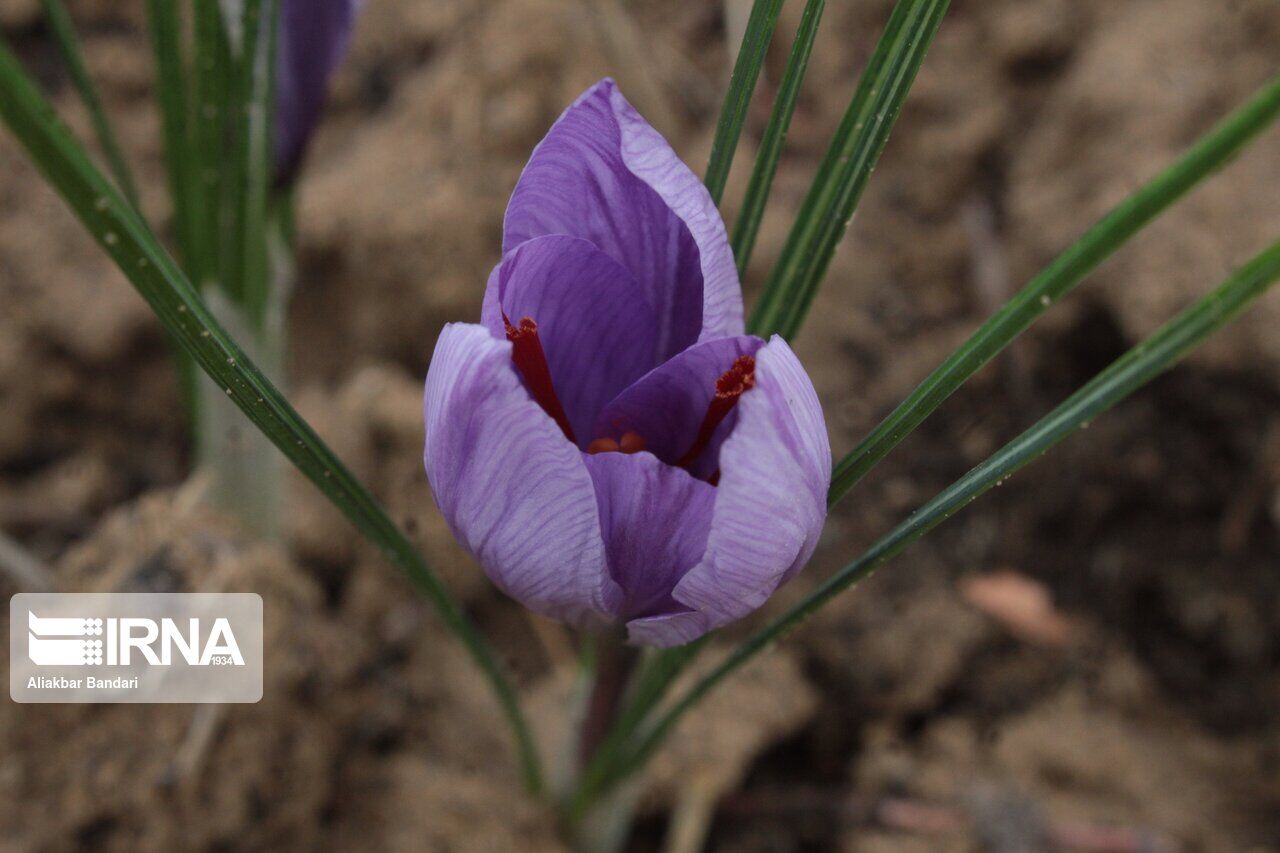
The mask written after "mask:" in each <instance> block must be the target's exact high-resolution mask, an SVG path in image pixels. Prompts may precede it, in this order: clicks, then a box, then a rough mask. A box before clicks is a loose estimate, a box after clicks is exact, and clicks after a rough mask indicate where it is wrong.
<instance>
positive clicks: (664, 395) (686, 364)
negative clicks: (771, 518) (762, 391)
mask: <svg viewBox="0 0 1280 853" xmlns="http://www.w3.org/2000/svg"><path fill="white" fill-rule="evenodd" d="M762 346H764V341H762V340H760V339H759V338H756V337H752V336H750V335H742V336H739V337H733V338H720V339H718V340H714V341H706V342H704V343H701V344H695V345H694V346H692V347H689V348H688V349H687V350H685V351H684V352H682V353H680V354H679V355H677V356H675V357H674V358H671V359H669V360H667V361H666V362H665V363H663V364H661V365H659V366H658V367H656V368H654V369H653V370H651V371H649V372H648V373H647V374H645V375H644V376H642V377H641V378H639V379H638V380H636V381H635V382H634V383H632V384H631V385H630V386H628V387H627V388H626V389H625V390H624V391H622V392H621V393H620V394H618V396H616V397H615V398H613V400H611V401H610V402H609V403H608V405H606V406H605V407H604V409H603V411H601V413H600V416H599V417H598V418H597V419H596V421H595V424H594V432H593V436H594V437H597V438H598V437H602V436H603V437H608V438H613V439H619V438H621V437H622V436H624V435H626V434H627V433H636V434H638V435H640V436H642V437H643V438H644V441H645V448H646V449H647V450H648V451H649V452H651V453H652V454H653V455H654V456H656V457H657V458H658V459H661V460H662V461H663V462H665V463H666V464H668V465H671V466H680V465H681V463H682V462H683V461H685V460H684V457H685V455H686V454H687V453H688V451H689V450H690V448H691V446H692V445H693V444H694V442H695V441H696V439H697V436H698V432H699V428H700V426H701V425H702V423H703V420H704V418H705V417H706V414H707V411H708V408H709V407H710V404H711V401H712V399H713V398H714V397H715V393H716V381H717V379H719V378H720V377H721V376H723V375H724V374H725V372H726V371H728V370H729V369H730V368H731V367H733V365H734V362H735V361H736V360H737V359H738V358H740V357H742V356H754V355H755V354H756V352H757V351H758V350H759V349H760V347H762ZM746 393H751V392H750V391H747V392H746ZM736 421H737V412H736V409H735V410H731V411H730V412H729V414H728V416H726V417H725V418H724V420H723V421H721V423H720V424H719V426H718V427H717V428H716V430H715V432H714V433H713V434H712V436H711V439H710V441H709V442H708V443H707V446H706V448H705V449H704V450H702V452H701V453H699V454H698V455H697V458H696V459H694V460H693V461H692V464H690V465H689V466H688V470H689V472H690V473H691V474H693V476H694V477H696V478H698V479H701V480H707V479H709V478H711V477H712V476H713V475H714V474H715V472H716V471H717V470H718V467H719V464H720V446H721V445H722V444H723V443H724V440H725V439H726V438H727V437H728V436H729V434H730V433H731V432H732V431H733V426H734V423H736Z"/></svg>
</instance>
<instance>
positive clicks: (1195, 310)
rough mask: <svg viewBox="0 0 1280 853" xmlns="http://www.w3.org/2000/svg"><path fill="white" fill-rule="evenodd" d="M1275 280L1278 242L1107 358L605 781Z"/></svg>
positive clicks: (741, 657) (784, 619) (748, 647)
mask: <svg viewBox="0 0 1280 853" xmlns="http://www.w3.org/2000/svg"><path fill="white" fill-rule="evenodd" d="M1277 279H1280V242H1278V243H1275V244H1273V245H1272V246H1271V247H1270V248H1268V249H1267V250H1266V251H1265V252H1263V253H1262V254H1260V255H1258V256H1257V257H1255V258H1254V259H1253V260H1251V261H1249V262H1248V263H1247V264H1245V265H1244V266H1243V267H1241V268H1240V269H1239V270H1237V271H1236V272H1235V273H1234V274H1233V275H1232V276H1231V277H1230V278H1228V279H1227V280H1226V281H1225V282H1224V283H1223V284H1222V285H1221V286H1219V287H1218V288H1217V289H1216V290H1214V291H1213V292H1212V293H1210V294H1209V295H1208V296H1205V297H1204V298H1202V299H1200V300H1199V301H1198V302H1196V303H1195V304H1194V305H1192V306H1191V307H1190V308H1188V309H1186V310H1185V311H1183V312H1182V313H1181V314H1179V315H1178V316H1177V317H1175V318H1174V319H1173V320H1172V321H1170V322H1169V323H1167V324H1165V325H1164V326H1163V327H1161V329H1160V330H1159V331H1157V332H1156V333H1155V334H1153V335H1151V336H1150V337H1149V338H1147V339H1146V340H1144V341H1142V342H1141V343H1139V344H1138V345H1137V346H1136V347H1134V348H1133V349H1131V350H1129V351H1128V352H1127V353H1125V354H1124V355H1123V356H1121V357H1120V358H1119V359H1117V360H1116V361H1114V362H1113V363H1112V364H1111V365H1110V366H1109V367H1107V368H1106V369H1105V370H1103V371H1102V372H1101V373H1099V374H1098V375H1097V376H1095V377H1094V378H1093V379H1092V380H1091V381H1090V382H1089V383H1088V384H1086V385H1085V386H1084V387H1083V388H1081V389H1080V390H1079V391H1077V392H1076V393H1074V394H1072V395H1071V396H1070V397H1069V398H1068V399H1067V400H1066V402H1064V403H1063V404H1062V405H1060V406H1058V407H1057V408H1056V409H1054V410H1053V411H1052V412H1050V413H1049V414H1048V415H1047V416H1046V417H1044V418H1042V419H1041V420H1040V421H1038V422H1037V423H1036V424H1035V425H1034V426H1032V427H1031V428H1030V429H1028V430H1027V431H1026V432H1024V433H1022V434H1021V435H1019V436H1018V437H1017V438H1015V439H1014V440H1013V441H1011V442H1009V443H1008V444H1006V445H1005V446H1004V447H1002V448H1001V449H1000V450H998V451H997V452H996V453H995V454H993V455H992V456H991V457H990V458H988V459H987V460H986V461H985V462H983V463H982V464H980V465H978V466H977V467H976V468H974V469H973V470H971V471H970V472H969V473H967V474H965V475H964V476H963V477H961V478H960V479H959V480H957V481H956V482H955V483H953V484H951V485H950V486H948V487H947V488H946V489H944V490H943V491H942V492H940V493H939V494H938V495H937V496H935V497H934V498H933V499H932V500H930V501H929V502H928V503H926V504H925V505H924V506H922V507H920V508H919V509H918V510H916V511H915V512H913V513H912V514H911V515H910V516H909V517H908V518H907V519H906V520H905V521H903V522H902V523H901V524H899V525H898V526H897V527H895V528H894V529H893V530H892V531H891V532H890V533H889V534H888V535H887V536H885V537H884V538H882V539H880V540H879V541H877V542H876V543H875V544H874V545H872V546H871V548H870V549H868V550H867V551H866V553H864V554H863V555H862V556H861V557H859V558H858V559H856V560H854V561H853V562H852V563H849V564H848V565H846V566H845V567H844V568H843V569H841V570H840V571H838V572H836V573H835V574H834V575H832V576H831V577H830V578H828V579H827V580H826V581H824V582H823V583H822V584H821V585H820V586H819V587H818V588H817V589H816V590H814V591H813V592H812V593H810V594H809V595H808V596H806V597H805V599H804V600H803V601H801V602H800V603H798V604H796V605H795V606H793V607H791V608H790V609H789V610H787V611H786V612H785V613H783V614H782V615H781V616H778V617H777V618H776V619H774V620H773V621H771V622H770V623H769V624H768V625H766V626H765V627H764V628H763V629H761V630H760V631H758V632H757V633H756V634H754V635H752V636H751V637H750V638H749V639H747V640H746V641H745V642H744V643H743V644H742V645H740V646H738V647H737V648H736V649H735V650H734V651H733V652H732V653H731V654H730V655H729V656H728V657H727V658H725V660H724V661H722V662H721V663H720V664H719V665H718V666H716V667H715V668H714V669H713V670H712V671H711V672H709V673H708V674H707V675H705V676H704V677H703V678H701V679H700V680H699V681H698V682H697V683H696V684H694V685H692V686H691V687H690V688H689V689H688V690H686V691H685V692H684V693H683V694H682V695H681V696H680V698H679V699H678V700H677V701H676V702H674V703H673V704H672V706H671V707H670V708H669V709H668V710H666V711H665V712H664V713H663V714H662V715H661V716H660V717H659V718H657V719H656V720H655V721H654V722H653V724H652V725H650V726H648V727H647V728H646V730H645V733H644V735H643V737H642V738H641V740H640V741H639V743H638V745H637V746H636V747H635V748H634V749H633V750H632V751H631V752H630V754H629V755H628V756H627V758H626V759H625V760H623V761H622V762H621V763H620V764H619V765H617V766H615V767H614V768H613V769H612V773H611V774H610V775H609V777H608V780H607V784H611V783H612V782H614V781H616V780H617V779H619V778H620V777H621V776H623V775H626V774H627V773H630V772H633V771H634V770H636V769H638V768H639V767H640V766H641V765H642V764H643V763H644V761H645V760H646V759H647V758H648V757H649V756H650V755H651V754H652V753H653V751H654V750H655V749H656V748H657V746H658V745H659V744H660V743H661V742H662V740H663V738H664V737H666V735H667V734H668V733H669V732H670V731H671V729H672V727H673V726H674V725H675V723H676V722H677V721H678V720H679V719H680V718H681V717H682V716H683V715H684V714H685V713H686V712H687V711H688V710H689V709H690V708H692V707H693V706H694V705H696V704H697V703H698V702H699V701H700V700H701V699H702V697H703V696H705V695H706V694H707V693H708V692H709V691H710V690H711V689H712V688H713V687H715V686H716V685H717V684H719V683H720V682H721V681H723V680H724V678H725V677H726V676H728V675H729V674H730V673H732V672H734V671H735V670H737V669H738V668H740V667H741V666H742V665H743V664H745V663H746V662H747V661H749V660H751V659H752V658H753V657H755V655H756V654H758V653H759V652H761V651H763V650H764V649H765V648H767V647H768V646H770V645H771V644H773V643H774V642H776V641H777V640H778V639H780V638H781V637H782V636H783V635H785V634H787V633H789V632H790V631H792V630H793V629H794V628H796V627H797V626H798V625H799V624H800V623H801V622H802V621H803V620H804V619H805V618H806V617H807V616H810V615H812V614H813V613H814V612H815V611H816V610H817V609H818V608H820V607H821V606H822V605H824V604H826V603H827V602H828V601H830V600H831V599H832V598H834V597H835V596H836V595H837V594H839V593H841V592H843V591H844V590H846V589H848V588H849V587H851V586H853V585H854V584H855V583H857V582H858V581H860V580H863V579H864V578H866V577H867V576H869V575H870V574H871V573H872V572H873V571H874V570H875V569H876V568H878V567H879V566H880V565H882V564H883V563H885V562H886V561H888V560H889V559H890V558H892V557H894V556H896V555H897V554H899V553H900V552H901V551H903V550H904V549H905V548H906V547H907V546H908V545H910V544H911V543H913V542H915V541H916V540H917V539H919V538H920V537H921V536H923V535H924V534H926V533H928V532H929V531H930V530H932V529H933V528H934V527H935V526H937V525H938V524H940V523H941V522H943V521H945V520H946V519H948V518H950V517H951V516H952V515H954V514H955V513H956V512H957V511H958V510H960V509H963V508H964V507H966V506H968V504H969V503H971V502H972V501H973V500H974V499H976V498H977V497H978V496H980V495H981V494H983V493H984V492H986V491H987V490H989V489H991V488H992V487H993V486H996V485H998V484H1000V483H1001V482H1003V481H1004V480H1005V479H1007V478H1008V477H1009V476H1010V475H1011V474H1013V473H1014V472H1015V471H1017V470H1018V469H1020V468H1022V467H1023V466H1025V465H1027V464H1028V463H1029V462H1032V461H1034V460H1035V459H1036V458H1038V457H1039V456H1041V455H1043V454H1044V453H1045V452H1046V451H1047V450H1049V449H1050V448H1051V447H1053V446H1054V445H1056V444H1058V443H1059V442H1061V441H1062V440H1063V439H1064V438H1066V437H1067V436H1068V435H1071V434H1072V433H1073V432H1075V431H1076V430H1078V429H1080V428H1081V427H1082V426H1084V425H1086V424H1088V423H1089V421H1091V420H1093V419H1094V418H1095V417H1097V416H1098V415H1099V414H1101V413H1102V412H1104V411H1106V410H1107V409H1109V408H1111V407H1112V406H1113V405H1115V404H1116V403H1118V402H1119V401H1121V400H1123V399H1124V398H1125V397H1127V396H1129V395H1130V394H1131V393H1133V392H1134V391H1136V390H1137V389H1138V388H1140V387H1142V386H1143V385H1145V384H1146V383H1147V382H1149V381H1150V380H1151V379H1153V378H1155V377H1156V376H1158V375H1159V374H1160V373H1162V372H1164V371H1165V370H1167V369H1168V368H1169V367H1171V366H1172V365H1173V364H1174V363H1175V362H1177V361H1178V360H1179V359H1180V358H1182V357H1183V356H1184V355H1186V354H1187V353H1188V352H1190V351H1191V350H1192V349H1194V348H1195V347H1196V346H1197V345H1198V344H1200V343H1202V342H1203V341H1204V340H1205V339H1206V338H1207V337H1209V336H1210V335H1212V334H1213V333H1214V332H1216V331H1217V330H1219V329H1220V328H1222V327H1223V326H1224V325H1226V324H1227V323H1228V322H1229V321H1230V320H1232V319H1233V318H1235V317H1236V316H1237V315H1238V314H1239V313H1240V312H1241V311H1242V310H1243V309H1244V308H1245V306H1246V305H1248V304H1249V302H1251V301H1252V300H1254V299H1256V298H1258V297H1259V296H1261V295H1262V294H1263V293H1264V292H1266V290H1267V288H1269V287H1270V286H1271V285H1273V284H1274V283H1275V282H1276V280H1277ZM601 787H603V786H601ZM598 790H599V789H597V791H598Z"/></svg>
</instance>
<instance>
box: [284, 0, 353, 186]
mask: <svg viewBox="0 0 1280 853" xmlns="http://www.w3.org/2000/svg"><path fill="white" fill-rule="evenodd" d="M358 5H359V4H358V2H357V0H284V3H283V6H282V8H281V10H280V36H279V42H278V44H277V46H276V121H275V125H276V126H275V149H276V150H275V159H276V180H277V181H278V182H280V183H288V182H289V181H291V180H292V179H293V175H294V173H295V172H296V171H297V168H298V165H299V164H300V162H301V160H302V155H303V153H304V152H305V150H306V147H307V141H308V140H309V139H310V138H311V131H312V130H314V129H315V126H316V122H317V121H319V119H320V111H321V109H322V108H323V107H324V99H325V93H326V91H327V89H328V85H329V76H330V75H331V74H333V71H334V69H335V68H337V67H338V63H339V62H341V61H342V57H343V54H345V53H346V52H347V46H348V45H349V44H350V42H351V30H352V27H353V25H354V23H355V15H356V8H357V6H358Z"/></svg>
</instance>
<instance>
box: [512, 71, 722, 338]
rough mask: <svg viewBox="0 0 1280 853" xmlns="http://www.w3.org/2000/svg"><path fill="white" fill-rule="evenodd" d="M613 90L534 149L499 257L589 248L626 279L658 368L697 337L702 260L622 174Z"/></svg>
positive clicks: (643, 189) (642, 189)
mask: <svg viewBox="0 0 1280 853" xmlns="http://www.w3.org/2000/svg"><path fill="white" fill-rule="evenodd" d="M613 92H614V87H613V85H612V83H609V84H607V85H603V84H602V85H599V86H597V87H595V88H593V89H591V90H589V92H588V93H587V94H586V95H584V97H583V98H581V99H580V100H579V101H578V102H577V103H575V104H574V105H573V106H572V107H571V108H570V109H569V110H567V111H566V112H565V114H564V115H563V116H562V117H561V118H560V120H559V121H558V122H556V124H555V126H554V127H553V128H552V129H551V131H550V132H549V133H548V134H547V136H546V138H545V139H543V141H542V142H541V143H540V144H539V145H538V147H537V148H536V149H535V151H534V153H533V155H532V156H531V157H530V159H529V163H528V165H527V166H526V167H525V170H524V173H523V174H522V175H521V176H520V181H519V183H518V184H517V185H516V189H515V192H514V193H513V194H512V196H511V201H510V204H509V205H508V207H507V213H506V219H505V222H504V226H503V231H504V234H503V249H504V251H510V250H512V249H514V248H515V247H517V246H519V245H520V244H521V243H523V242H525V241H527V240H530V239H534V238H537V237H541V236H545V235H549V234H567V235H571V236H574V237H580V238H582V239H585V240H587V241H589V242H591V243H592V244H593V245H595V246H597V247H598V248H599V249H600V250H601V251H603V252H604V253H605V254H606V255H608V256H610V257H611V258H613V259H615V260H616V261H618V262H619V263H621V264H622V265H623V266H624V267H625V268H626V269H627V270H628V271H629V272H630V273H631V274H632V275H633V276H634V277H635V281H636V284H637V285H638V287H639V290H640V292H641V293H642V294H643V296H644V299H645V300H646V302H647V303H648V304H649V306H650V308H651V309H652V311H653V315H654V317H655V320H656V322H657V335H658V344H657V356H658V358H659V360H663V359H666V358H670V357H671V356H673V355H675V354H676V353H678V352H680V351H681V350H683V349H684V348H686V347H688V346H689V345H690V344H692V343H693V342H694V341H696V340H697V339H698V336H699V335H700V334H701V331H702V319H703V318H702V311H703V275H702V265H701V256H700V252H699V249H698V244H697V241H696V240H695V239H694V236H693V233H692V232H691V231H690V229H689V226H688V225H686V224H685V222H684V220H682V219H681V218H680V217H679V216H678V215H677V214H676V213H675V212H674V211H673V210H672V209H671V206H670V205H669V204H668V203H667V202H666V201H664V200H663V199H662V197H661V196H660V195H659V194H658V192H657V191H656V190H655V189H654V188H653V187H652V186H650V185H649V184H648V183H646V182H645V181H643V180H641V179H640V178H639V177H637V176H636V174H635V173H634V172H632V171H631V169H630V168H628V166H627V163H626V160H625V157H624V153H623V152H624V147H625V146H626V145H628V144H630V142H629V141H628V140H626V139H624V136H623V129H622V127H621V126H620V124H619V121H618V117H617V115H616V114H615V109H617V108H618V107H615V105H614V104H613V103H612V102H611V98H612V97H613ZM627 108H628V109H629V106H628V107H627ZM512 319H515V318H512Z"/></svg>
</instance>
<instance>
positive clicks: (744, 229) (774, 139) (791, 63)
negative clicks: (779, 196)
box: [730, 0, 827, 275]
mask: <svg viewBox="0 0 1280 853" xmlns="http://www.w3.org/2000/svg"><path fill="white" fill-rule="evenodd" d="M826 5H827V4H826V0H808V2H807V3H805V7H804V13H803V14H802V15H801V16H800V26H799V27H798V28H797V29H796V37H795V40H794V41H792V43H791V56H790V57H789V58H788V59H787V68H786V70H785V71H784V72H783V74H782V84H781V85H780V86H779V87H778V98H777V100H775V101H774V102H773V112H772V113H771V114H770V115H769V125H768V126H767V127H766V128H765V131H764V136H763V137H762V138H761V140H760V152H759V153H758V154H757V155H756V165H755V169H753V170H752V172H751V183H749V184H748V185H747V195H746V197H745V198H744V199H743V201H742V209H741V210H739V211H738V218H737V220H736V221H735V222H734V223H733V239H732V240H731V241H730V243H731V245H732V246H733V257H734V259H735V260H736V261H737V263H738V274H739V275H742V274H743V273H745V272H746V271H747V262H748V261H749V260H750V259H751V250H752V249H753V248H755V244H756V235H757V234H758V233H759V232H760V222H761V221H762V220H763V219H764V209H765V205H767V204H768V202H769V190H770V189H772V187H773V176H774V174H775V173H776V172H777V171H778V160H779V159H781V157H782V146H783V143H785V142H786V139H787V128H789V127H790V126H791V116H792V115H793V114H794V113H795V111H796V100H797V99H798V96H799V94H800V84H801V83H802V82H804V72H805V69H807V68H808V67H809V55H810V54H811V53H812V52H813V42H814V39H815V38H816V37H817V35H818V24H819V23H820V22H821V21H822V11H823V9H824V8H825V7H826Z"/></svg>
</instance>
